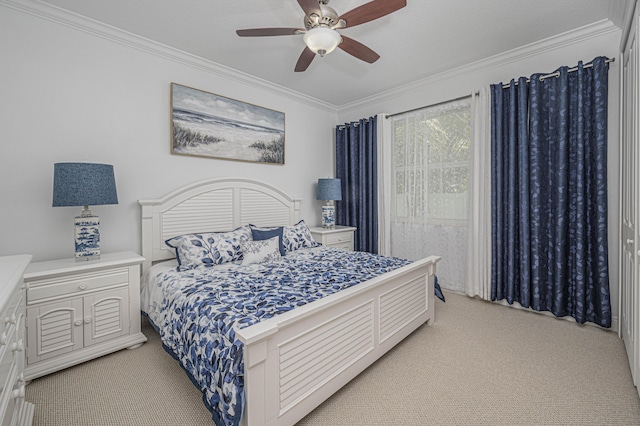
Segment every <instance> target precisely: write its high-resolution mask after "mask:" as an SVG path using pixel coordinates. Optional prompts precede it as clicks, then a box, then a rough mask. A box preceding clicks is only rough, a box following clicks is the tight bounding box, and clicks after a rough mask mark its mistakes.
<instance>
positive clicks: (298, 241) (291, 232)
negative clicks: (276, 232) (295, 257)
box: [282, 220, 321, 252]
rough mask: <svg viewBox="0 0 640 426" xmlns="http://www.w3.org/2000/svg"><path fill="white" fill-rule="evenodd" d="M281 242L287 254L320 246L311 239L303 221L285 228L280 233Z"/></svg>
mask: <svg viewBox="0 0 640 426" xmlns="http://www.w3.org/2000/svg"><path fill="white" fill-rule="evenodd" d="M282 240H283V241H282V244H283V245H284V249H285V250H286V251H288V252H289V251H295V250H300V249H303V248H311V247H318V246H320V245H321V244H319V243H317V242H316V241H315V240H314V239H313V237H312V236H311V231H310V230H309V227H308V226H307V225H306V224H305V223H304V220H301V221H300V222H298V223H296V224H295V225H292V226H285V227H284V231H283V232H282Z"/></svg>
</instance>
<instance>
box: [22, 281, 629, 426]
mask: <svg viewBox="0 0 640 426" xmlns="http://www.w3.org/2000/svg"><path fill="white" fill-rule="evenodd" d="M446 296H447V303H442V302H439V301H438V302H437V303H436V309H437V322H436V324H435V325H434V326H433V327H426V326H423V327H421V328H420V329H419V330H417V331H416V332H415V333H414V334H412V335H411V336H409V338H408V339H406V340H405V341H404V342H402V343H401V344H400V345H399V346H397V347H396V348H395V349H394V350H392V351H391V352H389V353H388V354H387V355H385V357H383V358H382V359H381V360H379V361H378V362H377V363H376V364H374V365H373V366H372V367H370V368H369V369H368V370H367V371H365V372H364V373H363V374H361V375H360V376H358V377H357V378H356V379H355V380H353V381H352V382H351V383H349V384H348V385H347V386H345V387H344V388H343V389H342V390H340V391H339V392H338V393H337V394H335V395H334V396H333V397H332V398H330V399H329V400H327V401H326V402H325V403H324V404H323V405H321V406H320V407H318V408H317V409H316V410H315V411H314V412H312V413H311V414H309V415H308V416H307V417H306V418H305V419H303V420H302V421H301V422H300V423H299V425H304V426H320V425H322V426H329V425H337V426H341V425H344V426H347V425H349V426H351V425H353V426H357V425H363V426H364V425H367V426H369V425H640V400H639V398H638V393H637V391H636V388H635V387H634V386H633V384H632V382H631V375H630V372H629V367H628V363H627V360H626V354H625V350H624V345H623V343H622V341H621V340H620V339H619V338H618V337H617V335H616V334H615V333H612V332H609V331H603V330H601V329H598V328H596V327H590V326H578V325H576V324H575V323H572V322H569V321H562V320H558V319H555V318H552V317H547V316H544V315H539V314H535V313H531V312H527V311H522V310H517V309H513V308H509V307H504V306H499V305H494V304H490V303H487V302H483V301H479V300H475V299H470V298H467V297H465V296H461V295H458V294H454V293H446ZM143 331H144V333H145V334H146V335H147V337H149V342H147V343H146V344H145V345H143V346H142V347H141V348H139V349H136V350H132V351H129V350H124V351H120V352H117V353H115V354H113V355H109V356H105V357H102V358H100V359H97V360H94V361H91V362H87V363H84V364H82V365H79V366H76V367H73V368H69V369H67V370H64V371H61V372H58V373H55V374H51V375H49V376H46V377H42V378H40V379H36V380H34V381H33V382H32V383H31V384H30V385H29V386H28V387H27V400H28V401H31V402H34V403H35V404H36V413H35V419H34V425H35V426H45V425H55V426H58V425H87V426H89V425H114V426H117V425H149V426H150V425H159V426H161V425H171V426H174V425H193V426H197V425H211V424H212V423H211V416H210V414H209V412H208V411H207V410H206V408H204V405H203V403H202V401H201V395H200V393H199V392H198V391H197V390H196V389H195V387H194V386H193V385H192V384H191V382H190V381H189V379H188V378H187V377H186V375H185V374H184V372H183V370H182V369H181V368H180V367H179V366H178V364H177V362H176V361H174V360H173V358H171V357H170V356H169V355H168V354H167V353H166V352H165V351H164V350H163V349H162V348H161V346H160V342H159V338H158V336H157V334H156V333H155V331H154V330H153V329H152V328H150V327H149V326H148V325H145V327H144V330H143Z"/></svg>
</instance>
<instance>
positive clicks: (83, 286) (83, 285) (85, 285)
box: [78, 283, 87, 290]
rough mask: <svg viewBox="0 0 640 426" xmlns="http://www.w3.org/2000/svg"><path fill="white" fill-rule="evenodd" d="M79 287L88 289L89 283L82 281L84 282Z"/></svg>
mask: <svg viewBox="0 0 640 426" xmlns="http://www.w3.org/2000/svg"><path fill="white" fill-rule="evenodd" d="M78 288H79V289H80V290H86V289H87V283H82V284H80V285H79V286H78Z"/></svg>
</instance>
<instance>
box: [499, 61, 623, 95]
mask: <svg viewBox="0 0 640 426" xmlns="http://www.w3.org/2000/svg"><path fill="white" fill-rule="evenodd" d="M615 60H616V58H607V60H606V61H604V63H605V64H608V63H609V62H614V61H615ZM582 68H583V69H584V68H593V62H589V63H587V64H585V65H583V66H582ZM574 71H578V67H573V68H569V69H568V70H567V72H574ZM559 75H560V72H559V71H556V72H553V73H551V74H546V75H541V76H540V81H542V80H545V79H547V78H551V77H558V76H559ZM530 81H531V80H530V79H527V83H529V82H530ZM514 83H515V85H516V86H517V85H518V81H517V80H516V81H515V82H514ZM510 86H511V83H507V84H503V85H502V88H503V89H507V88H509V87H510Z"/></svg>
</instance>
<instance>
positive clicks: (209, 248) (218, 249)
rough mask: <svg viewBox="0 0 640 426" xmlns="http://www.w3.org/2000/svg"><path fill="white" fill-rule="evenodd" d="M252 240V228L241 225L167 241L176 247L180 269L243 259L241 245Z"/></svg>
mask: <svg viewBox="0 0 640 426" xmlns="http://www.w3.org/2000/svg"><path fill="white" fill-rule="evenodd" d="M250 240H251V229H250V228H249V227H248V226H241V227H239V228H236V229H234V230H233V231H230V232H209V233H201V234H187V235H180V236H177V237H173V238H170V239H168V240H166V241H165V243H166V244H167V245H168V246H169V247H172V248H173V249H175V252H176V258H177V259H178V270H179V271H186V270H188V269H193V268H197V267H199V266H209V267H211V266H215V265H221V264H223V263H227V262H233V261H236V260H241V259H242V250H240V245H241V244H242V243H244V242H247V241H250Z"/></svg>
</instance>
